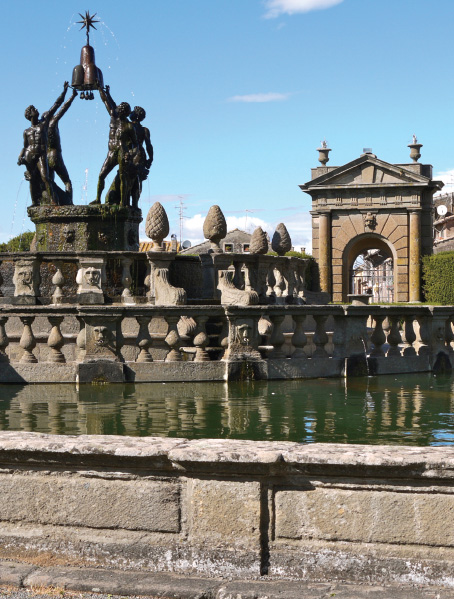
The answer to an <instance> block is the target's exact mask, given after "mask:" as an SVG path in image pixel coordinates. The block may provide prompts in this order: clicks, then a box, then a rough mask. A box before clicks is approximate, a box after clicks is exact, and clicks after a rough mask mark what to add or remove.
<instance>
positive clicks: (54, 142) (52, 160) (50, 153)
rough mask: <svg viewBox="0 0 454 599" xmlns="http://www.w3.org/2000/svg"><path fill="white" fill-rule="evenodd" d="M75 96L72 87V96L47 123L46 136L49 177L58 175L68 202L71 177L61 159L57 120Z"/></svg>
mask: <svg viewBox="0 0 454 599" xmlns="http://www.w3.org/2000/svg"><path fill="white" fill-rule="evenodd" d="M76 96H77V91H76V90H75V89H73V93H72V96H71V97H70V98H69V99H68V100H66V102H65V103H64V104H63V106H62V107H61V108H60V110H59V111H58V112H57V114H55V115H54V116H53V117H52V118H51V119H50V123H49V131H48V137H47V163H48V165H49V178H50V179H51V181H53V180H54V177H55V173H57V175H58V176H59V177H60V179H61V180H62V181H63V183H64V184H65V189H66V192H67V194H68V196H69V198H68V199H69V203H70V204H72V203H73V187H72V184H71V179H70V178H69V175H68V170H67V168H66V165H65V163H64V161H63V156H62V152H61V140H60V131H59V129H58V122H59V120H60V119H61V117H62V116H63V115H64V114H65V113H66V111H67V110H68V108H69V107H70V106H71V104H72V103H73V100H74V98H75V97H76Z"/></svg>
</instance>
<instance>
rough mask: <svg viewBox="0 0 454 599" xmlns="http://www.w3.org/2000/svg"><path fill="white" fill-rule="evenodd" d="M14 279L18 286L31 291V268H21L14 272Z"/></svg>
mask: <svg viewBox="0 0 454 599" xmlns="http://www.w3.org/2000/svg"><path fill="white" fill-rule="evenodd" d="M16 279H17V282H18V284H19V285H22V286H23V287H28V288H29V289H31V288H32V285H33V268H32V267H30V266H22V267H21V268H19V269H18V270H17V272H16Z"/></svg>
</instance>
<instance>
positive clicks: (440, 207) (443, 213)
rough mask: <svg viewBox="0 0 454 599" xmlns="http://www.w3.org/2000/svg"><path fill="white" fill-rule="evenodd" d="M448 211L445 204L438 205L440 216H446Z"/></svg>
mask: <svg viewBox="0 0 454 599" xmlns="http://www.w3.org/2000/svg"><path fill="white" fill-rule="evenodd" d="M447 212H448V209H447V208H446V206H445V205H444V204H440V205H439V206H437V214H438V216H444V215H445V214H446V213H447Z"/></svg>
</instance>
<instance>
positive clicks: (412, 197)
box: [300, 152, 443, 302]
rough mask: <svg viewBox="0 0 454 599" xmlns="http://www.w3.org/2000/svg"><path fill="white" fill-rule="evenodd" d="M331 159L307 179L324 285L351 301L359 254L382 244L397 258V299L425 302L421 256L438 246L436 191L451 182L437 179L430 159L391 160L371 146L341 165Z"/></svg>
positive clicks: (315, 249) (336, 298) (337, 298)
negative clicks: (434, 223) (435, 235)
mask: <svg viewBox="0 0 454 599" xmlns="http://www.w3.org/2000/svg"><path fill="white" fill-rule="evenodd" d="M326 158H327V157H326V156H325V157H322V160H321V162H322V165H323V166H321V167H318V168H316V169H312V180H311V181H309V182H308V183H305V184H304V185H300V187H301V189H302V190H303V191H305V192H306V193H308V194H309V195H310V196H311V197H312V211H311V214H312V252H313V255H314V258H315V259H316V260H317V262H318V267H319V273H320V289H321V291H324V292H327V293H329V294H330V295H331V297H332V299H333V301H335V302H345V301H347V295H348V293H349V279H348V277H349V271H350V270H351V267H352V264H353V260H354V258H355V257H354V256H353V254H355V252H356V256H357V255H358V254H359V253H360V252H361V251H362V250H364V251H366V250H370V249H372V248H373V247H374V244H375V248H376V249H377V250H383V251H385V252H388V253H389V255H390V256H392V259H393V284H394V289H393V301H397V302H408V301H419V300H420V299H421V257H422V256H424V255H427V254H431V253H432V250H433V231H432V207H433V194H434V193H435V192H436V191H437V190H439V189H441V187H442V186H443V183H442V182H441V181H433V180H432V167H431V166H430V165H426V164H420V163H417V162H415V163H413V164H389V163H388V162H384V161H383V160H379V159H378V158H377V157H376V156H375V155H374V154H372V153H371V152H366V153H365V154H363V155H362V156H360V157H359V158H357V159H356V160H353V161H352V162H349V163H347V164H345V165H344V166H339V167H328V166H326V162H327V160H326ZM372 240H374V241H372ZM371 243H372V244H373V245H372V246H371V245H370V244H371Z"/></svg>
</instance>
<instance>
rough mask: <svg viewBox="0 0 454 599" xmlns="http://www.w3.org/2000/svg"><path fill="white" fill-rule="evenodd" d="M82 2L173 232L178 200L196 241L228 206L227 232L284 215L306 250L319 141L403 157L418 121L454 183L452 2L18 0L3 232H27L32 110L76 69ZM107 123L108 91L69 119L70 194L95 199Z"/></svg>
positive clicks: (5, 35) (12, 27) (9, 15)
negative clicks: (141, 117) (27, 114)
mask: <svg viewBox="0 0 454 599" xmlns="http://www.w3.org/2000/svg"><path fill="white" fill-rule="evenodd" d="M87 9H89V10H90V11H91V12H97V13H98V17H99V18H100V19H101V21H102V23H99V24H98V25H97V28H98V29H97V31H94V32H92V34H91V37H90V41H91V43H92V45H93V46H94V48H95V51H96V62H97V65H98V66H99V67H100V68H101V69H102V71H103V73H104V81H105V83H108V84H109V85H110V86H111V93H112V96H113V98H114V99H115V100H116V101H117V102H120V101H125V100H126V101H128V102H130V103H131V105H132V106H134V105H140V106H143V107H144V108H145V109H146V111H147V118H146V120H145V121H144V124H145V125H147V126H148V127H149V129H150V131H151V137H152V143H153V145H154V149H155V161H154V164H153V166H152V169H151V173H150V177H149V179H148V181H147V182H145V184H144V191H143V195H142V199H141V207H142V210H143V212H144V217H145V215H146V212H147V210H148V208H149V207H150V206H151V204H152V203H153V202H154V201H156V200H159V201H161V202H162V203H163V205H164V207H165V208H166V210H167V213H168V215H169V220H170V224H171V232H175V233H177V234H179V222H178V210H177V205H178V202H179V199H182V200H183V202H184V207H185V210H184V215H185V217H186V218H185V219H184V230H183V237H184V238H188V239H191V240H192V241H193V242H197V241H200V240H201V238H202V232H201V228H202V223H203V220H204V218H205V215H206V213H207V212H208V209H209V207H210V206H211V205H212V204H218V205H219V206H221V208H222V210H223V211H224V214H225V215H226V217H227V220H228V225H229V228H233V227H235V226H239V227H241V228H247V229H249V230H251V231H252V230H253V228H254V227H255V226H256V225H261V226H262V227H264V228H265V229H266V230H268V232H269V233H272V232H273V230H274V227H275V225H276V224H277V223H279V222H284V223H286V225H287V227H288V229H289V231H290V233H291V235H292V239H293V242H294V244H295V245H303V246H305V247H307V248H310V238H311V229H310V215H309V210H310V201H309V196H306V194H303V193H302V192H301V190H300V189H299V188H298V185H299V184H301V183H304V182H306V181H308V180H309V179H310V169H311V167H315V166H317V165H318V162H317V152H316V148H317V147H318V145H319V144H320V140H322V139H324V138H326V139H327V140H328V143H329V145H330V147H331V148H332V152H331V160H330V163H329V165H330V166H331V165H341V164H343V163H345V162H348V161H350V160H353V159H355V158H357V157H358V156H359V155H360V154H361V153H362V150H363V148H364V147H371V148H372V149H373V151H374V153H375V154H376V155H377V156H378V157H379V158H381V159H383V160H386V161H389V162H399V163H405V162H409V161H410V159H409V157H408V155H409V149H408V148H407V144H408V143H409V142H410V141H411V136H412V134H413V133H416V135H417V136H418V139H419V141H420V142H421V143H423V144H424V146H423V148H422V158H421V162H428V163H431V164H433V165H434V172H435V173H442V174H443V176H444V178H445V181H446V182H447V183H451V181H452V180H453V176H452V173H454V148H453V144H452V139H453V120H454V117H453V116H452V115H453V106H454V101H453V100H454V87H453V76H452V75H451V73H452V63H453V53H454V51H453V50H452V41H451V40H452V23H453V20H454V2H453V1H452V0H432V1H431V2H428V1H427V0H147V1H146V2H145V1H143V0H142V1H136V0H129V1H128V3H125V2H124V1H123V2H119V1H117V0H97V1H96V0H92V2H91V4H90V5H87V4H86V5H82V4H80V1H78V2H74V1H73V0H65V1H64V2H62V1H61V0H59V1H56V0H45V1H44V0H15V1H14V2H3V3H2V20H3V31H2V72H3V86H2V94H1V100H0V102H1V106H2V108H3V110H2V113H3V115H4V122H3V123H2V134H3V143H2V144H1V146H2V147H1V165H2V169H1V175H2V176H1V179H0V186H1V192H2V201H1V202H0V241H4V240H7V239H9V237H10V236H11V235H17V234H19V233H20V232H21V231H23V230H27V229H32V228H33V225H32V223H30V222H29V221H28V219H27V218H26V216H25V209H26V206H27V205H28V204H29V203H30V200H29V194H28V184H27V183H26V182H25V181H23V172H24V167H18V166H17V164H16V162H17V156H18V154H19V151H20V149H21V145H22V132H23V130H24V129H25V128H26V125H27V122H26V121H25V119H24V116H23V114H24V109H25V108H26V106H28V105H29V104H30V103H33V104H34V105H35V106H36V107H37V108H38V109H39V110H40V111H41V112H43V111H44V110H46V109H48V108H49V107H50V106H51V105H52V103H53V102H54V100H55V99H56V97H57V95H58V94H59V93H60V89H61V87H62V84H63V82H64V81H65V80H69V81H70V80H71V74H72V69H73V67H74V66H75V65H76V64H77V63H78V62H79V55H80V48H81V47H82V45H83V44H84V43H85V35H84V32H80V31H79V27H80V25H76V24H75V21H77V20H79V19H80V17H79V15H78V13H79V12H84V11H85V10H87ZM108 126H109V117H108V114H107V112H106V110H105V108H104V105H103V104H102V103H101V102H100V100H99V99H98V98H97V99H96V100H95V101H92V102H86V101H81V100H79V99H78V98H76V100H75V101H74V103H73V105H72V107H71V109H70V110H69V111H68V113H67V114H66V115H65V117H64V119H63V120H62V121H61V125H60V130H61V137H62V144H63V155H64V158H65V162H66V165H67V167H68V170H69V173H70V176H71V179H72V182H73V187H74V201H75V203H86V202H89V201H91V200H93V199H94V197H95V193H96V183H97V177H98V174H99V170H100V167H101V165H102V163H103V161H104V158H105V156H106V152H107V133H108ZM451 171H452V173H451ZM86 182H87V186H85V183H86ZM445 189H448V190H451V189H452V185H448V187H447V188H445ZM246 211H247V212H246ZM246 220H247V222H246ZM142 236H143V237H144V234H143V233H142Z"/></svg>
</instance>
